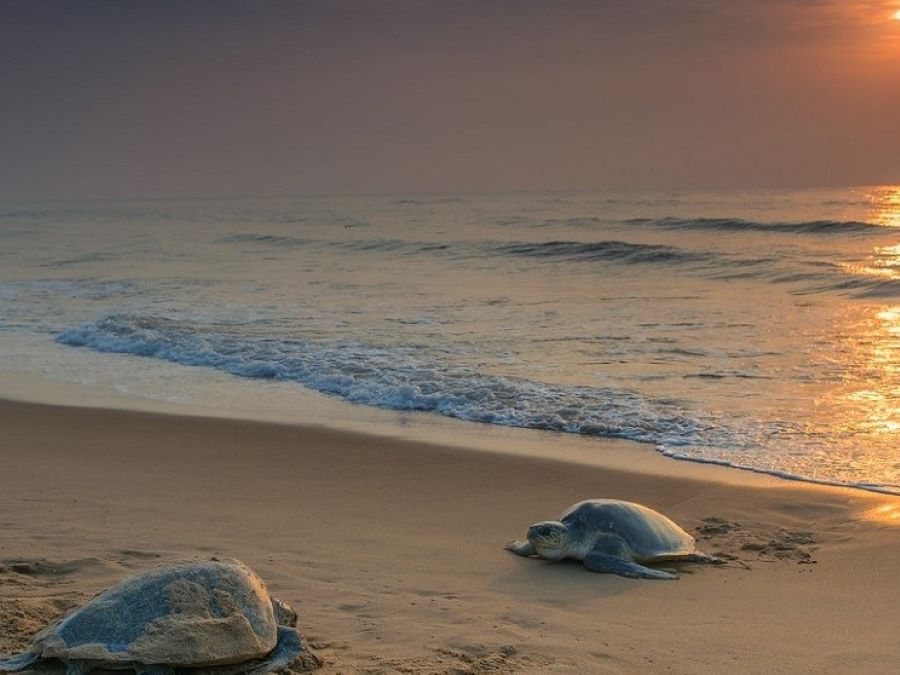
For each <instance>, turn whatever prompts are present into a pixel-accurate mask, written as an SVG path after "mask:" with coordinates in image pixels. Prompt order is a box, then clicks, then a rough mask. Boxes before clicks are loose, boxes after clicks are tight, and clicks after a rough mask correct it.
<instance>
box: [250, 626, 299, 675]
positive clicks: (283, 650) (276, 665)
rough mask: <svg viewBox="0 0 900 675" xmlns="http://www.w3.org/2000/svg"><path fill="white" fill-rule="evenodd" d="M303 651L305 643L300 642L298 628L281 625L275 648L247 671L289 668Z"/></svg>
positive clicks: (272, 670)
mask: <svg viewBox="0 0 900 675" xmlns="http://www.w3.org/2000/svg"><path fill="white" fill-rule="evenodd" d="M302 651H303V645H302V644H301V642H300V634H299V633H298V632H297V629H296V628H290V627H287V626H279V627H278V642H277V643H276V644H275V649H273V650H272V651H270V652H269V653H268V654H267V655H266V658H265V659H264V660H263V661H262V662H260V663H258V664H257V665H255V667H254V668H253V669H252V670H249V671H247V673H248V675H250V674H251V673H253V674H259V673H274V672H277V671H279V670H283V669H287V668H288V666H290V665H291V663H292V662H293V661H294V660H295V659H296V658H297V657H298V656H299V655H300V652H302Z"/></svg>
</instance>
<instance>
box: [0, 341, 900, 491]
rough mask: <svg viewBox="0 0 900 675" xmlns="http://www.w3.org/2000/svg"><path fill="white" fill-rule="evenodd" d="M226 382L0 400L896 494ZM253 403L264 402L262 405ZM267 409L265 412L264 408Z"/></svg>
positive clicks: (0, 382) (5, 382) (38, 391)
mask: <svg viewBox="0 0 900 675" xmlns="http://www.w3.org/2000/svg"><path fill="white" fill-rule="evenodd" d="M129 358H141V357H129ZM142 360H143V359H142ZM214 374H215V373H214ZM219 375H221V374H219ZM209 376H210V373H209V371H208V369H202V376H201V377H200V378H198V379H197V382H204V381H205V380H207V379H208V377H209ZM225 379H227V380H229V382H228V385H229V390H231V389H234V390H236V392H237V393H236V394H234V395H232V397H231V398H230V399H224V400H223V398H222V390H221V389H214V388H212V387H210V385H207V387H209V388H208V389H200V388H198V389H196V390H194V392H193V394H194V396H195V397H202V396H203V395H204V394H205V395H207V396H208V400H209V401H211V402H208V403H205V404H201V403H198V402H197V400H195V399H190V400H184V401H180V400H179V401H174V400H165V399H160V398H154V397H148V396H142V395H140V394H136V393H133V392H127V391H122V390H118V389H113V388H111V387H108V386H102V385H96V384H95V385H87V384H83V383H75V382H71V381H61V380H56V379H51V378H48V377H44V376H38V375H35V374H26V373H20V372H9V371H2V370H0V401H9V402H22V403H33V404H37V405H50V406H62V407H84V408H91V409H103V410H121V411H132V412H146V413H150V414H163V415H175V416H184V417H195V418H201V419H202V418H211V419H226V420H227V419H236V420H242V421H248V422H260V423H265V424H280V425H287V426H296V427H302V428H315V429H319V428H321V429H331V430H335V431H352V432H356V433H360V434H364V435H374V436H378V437H382V438H385V437H386V438H396V439H403V440H409V441H415V442H422V443H428V444H432V445H448V446H453V447H457V448H472V447H477V448H478V449H480V450H483V451H489V452H499V453H502V454H510V455H514V456H528V457H537V458H545V459H549V460H558V461H563V462H570V463H577V464H585V465H588V466H600V467H615V468H621V469H625V470H628V471H634V470H637V471H641V472H648V473H652V474H654V475H662V476H670V475H671V476H685V477H691V478H698V479H701V480H713V481H720V482H727V483H730V484H738V485H751V486H760V487H769V486H774V487H777V486H779V485H782V484H784V483H790V484H796V485H799V486H805V485H813V486H818V487H831V488H837V489H847V490H851V491H854V492H855V491H859V492H863V493H867V494H873V493H874V494H881V495H890V496H898V492H896V491H892V490H891V489H890V488H887V487H882V486H879V485H871V486H863V485H850V484H844V483H840V482H837V481H831V480H827V479H822V480H819V479H815V478H808V477H805V476H798V475H794V474H789V473H782V472H778V471H775V470H772V471H770V470H766V469H756V468H753V467H745V466H739V465H735V464H730V463H728V462H722V461H718V460H711V459H702V458H691V457H681V456H679V455H678V452H677V450H671V451H670V450H664V449H662V448H660V447H658V446H655V445H653V444H651V443H643V442H640V441H633V440H629V439H621V438H610V437H602V436H585V435H580V434H570V433H564V432H555V431H547V430H542V429H528V428H520V427H508V426H504V425H497V424H487V423H480V422H472V421H466V420H459V419H456V418H452V417H447V416H444V415H439V414H437V413H432V412H420V411H398V410H391V409H383V408H377V407H373V406H367V405H361V404H354V403H349V402H347V401H343V400H341V399H336V398H334V397H331V396H327V395H324V394H321V393H319V392H315V391H312V390H308V389H306V388H304V387H302V386H299V385H296V384H295V383H290V382H288V383H270V382H266V383H265V388H262V389H260V388H259V385H260V383H259V382H257V381H255V380H252V379H251V380H244V379H243V378H234V377H233V376H230V375H225ZM199 386H202V385H199ZM276 387H277V388H278V390H279V391H277V392H276V391H266V390H271V389H274V388H276ZM287 390H289V391H287ZM262 392H266V393H267V394H268V398H265V397H259V396H257V397H254V394H258V393H262ZM288 393H289V394H291V396H290V398H291V402H292V404H298V405H297V407H299V408H301V409H302V410H303V413H302V416H301V413H297V412H296V411H293V410H289V409H288V407H287V405H286V404H285V400H284V399H285V398H286V396H285V395H286V394H288ZM248 400H249V401H252V402H253V404H254V405H255V407H242V406H241V403H242V402H244V401H248ZM260 400H262V401H263V403H262V404H261V403H260V402H259V401H260ZM73 401H78V403H73ZM266 405H268V406H269V407H268V408H265V409H264V406H266ZM310 418H314V419H316V422H315V423H310V422H309V421H308V420H309V419H310ZM548 447H552V451H548V450H547V448H548Z"/></svg>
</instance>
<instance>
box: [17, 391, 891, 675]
mask: <svg viewBox="0 0 900 675" xmlns="http://www.w3.org/2000/svg"><path fill="white" fill-rule="evenodd" d="M0 429H2V432H0V565H2V567H0V653H9V652H10V651H15V650H17V649H19V648H21V647H23V646H25V645H26V644H27V642H28V636H29V635H30V634H31V633H32V632H34V631H35V630H37V629H38V628H40V627H41V626H43V625H44V624H45V623H47V622H49V621H51V620H52V619H54V618H56V617H57V616H59V615H60V614H61V613H62V612H63V611H65V610H66V609H68V608H69V607H72V606H74V605H75V604H76V603H78V602H79V601H81V600H83V599H85V598H86V597H88V596H90V595H91V594H93V593H95V592H97V591H99V590H101V589H102V588H104V587H106V586H108V585H110V584H112V583H114V582H115V581H117V580H118V579H120V578H121V577H122V576H124V575H126V574H128V573H131V572H133V571H136V570H140V569H143V568H146V567H147V566H150V565H154V564H157V563H159V562H163V561H167V560H174V559H182V558H189V557H195V556H212V555H219V556H231V557H236V558H240V559H242V560H244V561H246V562H247V563H249V564H250V565H251V566H252V567H253V568H255V569H256V570H257V571H258V572H259V573H260V574H261V575H262V576H263V578H265V579H266V580H267V581H268V582H269V586H270V589H271V590H272V592H273V593H274V594H276V595H279V596H281V597H282V598H284V599H286V600H288V601H290V602H292V603H293V604H294V605H295V606H296V607H297V608H298V610H299V612H300V625H301V628H302V630H303V633H304V635H305V636H306V638H307V639H308V641H309V643H310V645H311V646H312V648H313V649H314V650H315V652H316V653H317V654H318V655H320V656H321V657H322V658H323V659H324V662H325V666H324V672H441V673H443V672H495V671H496V672H675V673H696V672H758V673H776V672H785V673H798V672H810V673H813V672H815V673H821V672H836V673H838V672H839V673H845V672H865V673H878V672H884V673H888V672H893V673H896V672H898V670H900V639H898V636H900V579H898V574H897V570H898V567H900V499H898V498H895V497H889V496H879V495H874V494H866V493H863V492H859V491H850V490H842V489H836V488H822V487H816V486H809V485H802V484H796V483H789V482H786V481H774V480H770V481H768V483H763V482H761V481H754V480H749V479H748V480H747V481H746V484H745V485H740V484H735V482H736V481H735V480H734V476H735V475H741V474H739V473H738V472H735V471H728V472H727V474H728V477H729V479H728V481H727V482H723V481H721V480H720V477H721V476H722V475H723V473H722V472H721V470H715V469H711V468H710V469H708V470H707V469H706V468H705V467H695V468H693V469H692V470H691V472H690V473H689V474H686V473H685V472H684V471H683V470H682V469H680V468H679V470H677V471H673V472H672V475H669V476H664V475H651V474H649V473H638V472H629V471H625V470H622V468H621V467H602V466H584V465H579V464H575V463H566V462H558V461H553V460H550V459H546V460H545V459H538V458H534V457H515V456H510V455H504V454H497V453H491V452H484V451H480V450H478V449H472V450H461V449H458V448H451V447H441V446H435V445H428V444H424V443H419V442H410V441H402V440H394V439H388V438H380V437H375V436H366V435H362V434H356V433H348V432H340V431H333V430H325V429H318V428H309V427H298V426H287V425H277V424H267V423H257V422H248V421H233V420H221V419H204V418H197V417H177V416H173V415H159V414H149V413H140V412H132V411H111V410H99V409H79V408H66V407H54V406H45V405H38V404H30V403H13V402H0ZM547 438H548V440H552V436H551V435H548V436H547ZM661 461H662V460H661ZM667 464H668V465H671V466H673V467H674V466H678V467H682V466H684V465H683V464H681V463H676V462H667ZM738 482H740V481H738ZM590 497H613V498H621V499H629V500H633V501H639V502H643V503H645V504H647V505H649V506H652V507H654V508H657V509H659V510H661V511H663V512H664V513H666V514H667V515H669V516H670V517H672V518H674V519H675V520H676V521H678V522H680V523H681V524H682V525H683V526H684V527H685V528H686V529H688V530H689V531H694V532H695V533H696V534H697V537H698V540H699V545H700V547H701V548H703V549H705V550H707V551H709V552H715V553H720V554H725V555H728V556H733V557H734V558H735V560H734V561H733V562H732V563H731V564H729V565H727V566H724V567H706V566H696V565H694V566H689V565H684V566H681V572H682V576H681V579H679V580H678V581H672V582H662V581H657V582H654V581H634V580H628V579H623V578H619V577H614V576H609V575H597V574H592V573H590V572H587V571H586V570H585V569H584V568H583V567H581V566H580V565H579V564H578V563H574V562H573V563H557V564H550V563H543V562H540V561H535V560H529V559H524V558H520V557H517V556H514V555H512V554H510V553H508V552H506V551H504V550H503V548H502V547H503V544H504V543H505V542H507V541H508V540H510V539H512V538H515V537H521V536H522V535H523V534H524V530H525V528H526V526H527V525H528V524H529V523H531V522H533V521H535V520H541V519H546V518H550V517H555V516H556V515H558V513H559V512H560V511H561V510H562V509H563V508H565V507H567V506H568V505H569V504H571V503H573V502H575V501H578V500H581V499H585V498H590Z"/></svg>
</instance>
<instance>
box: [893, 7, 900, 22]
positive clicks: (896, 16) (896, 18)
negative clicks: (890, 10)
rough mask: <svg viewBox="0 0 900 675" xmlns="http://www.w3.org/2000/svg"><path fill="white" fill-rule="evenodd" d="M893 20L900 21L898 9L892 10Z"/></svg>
mask: <svg viewBox="0 0 900 675" xmlns="http://www.w3.org/2000/svg"><path fill="white" fill-rule="evenodd" d="M894 21H900V9H898V10H897V11H896V12H894Z"/></svg>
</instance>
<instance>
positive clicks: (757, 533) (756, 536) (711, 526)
mask: <svg viewBox="0 0 900 675" xmlns="http://www.w3.org/2000/svg"><path fill="white" fill-rule="evenodd" d="M694 529H695V532H696V536H697V540H698V542H701V545H700V548H704V547H705V548H710V549H711V550H710V551H709V552H710V553H711V554H712V555H714V556H716V557H717V558H722V559H724V560H733V561H739V562H742V563H746V562H747V561H748V559H749V560H751V561H752V560H756V561H759V562H775V561H779V560H783V561H792V562H796V563H797V564H800V565H814V564H816V563H817V561H816V560H815V559H814V558H813V554H814V553H815V552H816V550H817V549H818V547H817V546H816V544H817V543H818V542H817V540H816V538H815V535H814V534H813V533H812V532H808V531H805V530H787V529H784V528H773V527H770V526H765V525H752V526H744V525H743V524H742V523H740V522H739V521H736V520H726V519H724V518H717V517H715V516H710V517H708V518H703V519H702V520H701V523H700V525H698V526H697V527H696V528H694ZM703 542H708V544H705V545H704V543H703ZM712 545H715V546H716V547H718V548H713V547H712Z"/></svg>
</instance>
